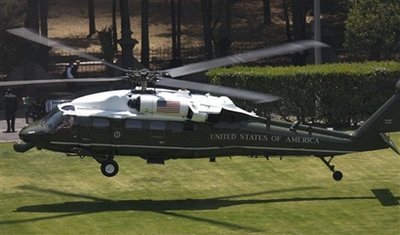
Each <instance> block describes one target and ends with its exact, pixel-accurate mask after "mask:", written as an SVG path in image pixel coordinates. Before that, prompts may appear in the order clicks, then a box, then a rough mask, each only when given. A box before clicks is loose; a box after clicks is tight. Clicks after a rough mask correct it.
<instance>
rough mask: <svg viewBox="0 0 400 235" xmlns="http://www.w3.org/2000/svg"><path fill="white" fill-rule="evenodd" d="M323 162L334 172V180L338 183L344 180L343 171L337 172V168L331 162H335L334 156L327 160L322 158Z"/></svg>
mask: <svg viewBox="0 0 400 235" xmlns="http://www.w3.org/2000/svg"><path fill="white" fill-rule="evenodd" d="M320 159H321V161H322V162H323V163H325V165H326V166H327V167H328V168H329V170H331V171H332V172H333V175H332V177H333V179H334V180H336V181H340V180H342V178H343V173H342V172H341V171H335V166H334V165H331V161H332V160H333V156H332V157H330V158H329V160H326V159H325V158H324V157H320Z"/></svg>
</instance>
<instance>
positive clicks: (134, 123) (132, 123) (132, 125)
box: [125, 120, 143, 130]
mask: <svg viewBox="0 0 400 235" xmlns="http://www.w3.org/2000/svg"><path fill="white" fill-rule="evenodd" d="M125 128H126V129H131V130H140V129H143V122H142V121H140V120H126V122H125Z"/></svg>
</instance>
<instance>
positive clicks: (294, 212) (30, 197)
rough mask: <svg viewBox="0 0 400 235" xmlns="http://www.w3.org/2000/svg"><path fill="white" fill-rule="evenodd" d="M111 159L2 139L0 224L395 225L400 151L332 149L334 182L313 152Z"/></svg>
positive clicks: (314, 228) (19, 228) (314, 229)
mask: <svg viewBox="0 0 400 235" xmlns="http://www.w3.org/2000/svg"><path fill="white" fill-rule="evenodd" d="M395 139H396V142H397V143H399V142H400V141H399V140H400V135H397V136H395ZM117 161H118V163H119V165H120V172H119V174H118V175H117V176H115V177H113V178H106V177H104V176H102V175H101V173H100V170H99V165H98V163H97V162H96V161H94V160H93V159H90V158H85V159H79V158H76V157H67V156H65V155H63V154H59V153H53V152H49V151H38V150H30V151H29V152H27V153H25V154H17V153H15V152H13V150H12V145H11V144H1V145H0V173H1V174H0V176H1V182H0V183H1V185H0V186H1V200H0V234H7V235H8V234H248V233H259V234H399V232H400V206H399V205H398V200H399V195H400V159H399V158H398V156H397V155H396V154H395V153H393V152H392V151H391V150H389V149H388V150H382V151H373V152H365V153H359V154H349V155H346V156H344V157H338V158H335V159H334V161H333V163H334V164H335V165H336V167H337V169H338V170H341V171H342V172H343V173H344V178H343V180H342V181H341V182H335V181H334V180H333V179H332V176H331V173H330V171H329V170H328V169H327V168H326V167H325V165H324V164H323V163H322V162H321V161H320V160H319V159H316V158H301V159H300V158H287V159H286V158H284V159H283V160H282V161H281V160H279V159H271V160H270V161H267V160H265V159H262V158H258V159H249V158H244V157H235V158H232V159H229V158H221V159H217V162H216V163H209V162H208V161H207V160H206V159H203V160H201V159H200V160H177V161H175V160H171V161H167V163H166V165H165V166H155V165H146V163H145V162H144V161H143V160H141V159H137V158H129V157H118V158H117ZM372 190H375V191H376V190H377V192H378V194H379V192H380V193H381V194H385V192H386V193H387V194H386V196H385V195H383V196H379V197H377V196H376V195H375V194H374V193H373V191H372ZM390 193H391V194H393V195H394V197H395V198H393V197H390V196H388V194H390ZM379 199H380V200H379ZM381 201H382V202H381ZM382 203H383V204H382ZM396 203H397V205H396Z"/></svg>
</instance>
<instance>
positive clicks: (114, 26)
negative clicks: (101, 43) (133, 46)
mask: <svg viewBox="0 0 400 235" xmlns="http://www.w3.org/2000/svg"><path fill="white" fill-rule="evenodd" d="M116 12H117V0H112V38H113V42H112V43H113V47H114V52H115V53H117V51H118V45H117V41H118V40H117V17H116Z"/></svg>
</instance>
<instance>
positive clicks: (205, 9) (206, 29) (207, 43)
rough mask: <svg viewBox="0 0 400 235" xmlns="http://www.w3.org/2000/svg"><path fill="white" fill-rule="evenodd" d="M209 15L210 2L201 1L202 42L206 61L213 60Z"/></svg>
mask: <svg viewBox="0 0 400 235" xmlns="http://www.w3.org/2000/svg"><path fill="white" fill-rule="evenodd" d="M211 13H212V5H211V0H201V15H202V20H203V41H204V48H205V52H206V58H207V59H212V58H213V50H212V38H213V37H212V28H211Z"/></svg>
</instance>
